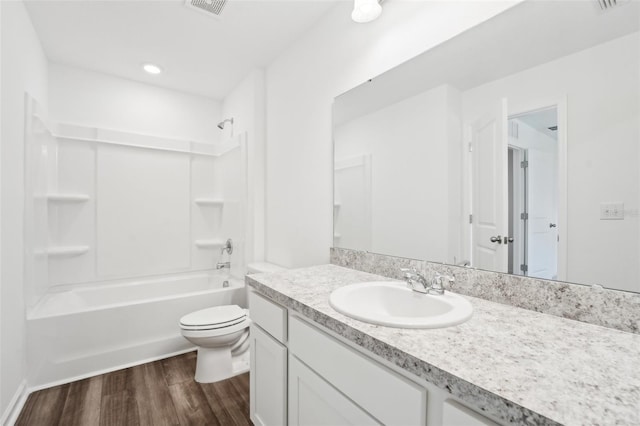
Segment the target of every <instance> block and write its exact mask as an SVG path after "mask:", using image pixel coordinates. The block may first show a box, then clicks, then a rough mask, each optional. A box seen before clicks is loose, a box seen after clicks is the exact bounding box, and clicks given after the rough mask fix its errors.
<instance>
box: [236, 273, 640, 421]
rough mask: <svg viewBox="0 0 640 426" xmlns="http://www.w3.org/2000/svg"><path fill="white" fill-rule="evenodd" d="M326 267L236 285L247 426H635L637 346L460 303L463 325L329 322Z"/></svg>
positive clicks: (526, 314) (579, 326)
mask: <svg viewBox="0 0 640 426" xmlns="http://www.w3.org/2000/svg"><path fill="white" fill-rule="evenodd" d="M380 280H387V281H388V278H384V277H381V276H378V275H374V274H370V273H365V272H361V271H356V270H352V269H347V268H343V267H339V266H335V265H322V266H315V267H310V268H303V269H297V270H290V271H285V272H279V273H272V274H261V275H254V276H249V277H247V279H246V281H247V284H248V288H249V304H250V312H251V317H252V320H253V324H252V329H251V340H252V345H251V351H252V353H251V419H252V421H253V422H254V423H255V424H256V425H276V424H277V425H284V424H290V425H296V424H309V423H316V424H317V423H323V424H357V425H361V424H403V425H417V424H420V425H429V426H431V425H465V426H472V425H494V424H504V425H507V424H517V425H521V424H536V425H539V424H545V425H554V424H629V425H631V424H640V409H639V408H640V407H639V406H638V401H639V400H640V372H638V369H637V361H638V359H640V335H637V334H632V333H626V332H622V331H617V330H612V329H608V328H604V327H600V326H596V325H592V324H586V323H581V322H577V321H573V320H569V319H565V318H559V317H556V316H552V315H547V314H542V313H537V312H533V311H529V310H525V309H520V308H515V307H512V306H507V305H502V304H498V303H493V302H490V301H487V300H483V299H478V298H474V297H467V296H465V297H467V299H468V300H469V301H470V302H471V303H472V305H473V308H474V312H473V316H472V317H471V319H469V320H468V321H467V322H465V323H463V324H460V325H456V326H452V327H447V328H441V329H400V328H389V327H383V326H377V325H372V324H368V323H364V322H360V321H357V320H354V319H351V318H349V317H346V316H344V315H341V314H340V313H338V312H336V311H335V310H333V309H332V308H331V307H330V305H329V295H330V293H331V292H332V291H333V290H335V289H336V288H340V287H343V286H345V285H348V284H353V283H358V282H366V281H380Z"/></svg>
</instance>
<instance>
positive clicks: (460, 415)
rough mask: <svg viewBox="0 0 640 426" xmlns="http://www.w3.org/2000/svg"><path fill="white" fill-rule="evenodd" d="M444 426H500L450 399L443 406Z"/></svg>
mask: <svg viewBox="0 0 640 426" xmlns="http://www.w3.org/2000/svg"><path fill="white" fill-rule="evenodd" d="M442 424H443V426H498V424H497V423H495V422H493V421H491V420H489V419H488V418H486V417H484V416H481V415H480V414H478V413H476V412H475V411H472V410H470V409H468V408H467V407H465V406H464V405H462V404H460V403H458V402H456V401H453V400H450V399H448V400H446V401H445V402H444V404H443V409H442Z"/></svg>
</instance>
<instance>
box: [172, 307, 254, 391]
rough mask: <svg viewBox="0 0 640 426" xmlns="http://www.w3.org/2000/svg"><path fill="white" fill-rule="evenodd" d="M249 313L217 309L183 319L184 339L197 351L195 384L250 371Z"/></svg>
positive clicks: (196, 313)
mask: <svg viewBox="0 0 640 426" xmlns="http://www.w3.org/2000/svg"><path fill="white" fill-rule="evenodd" d="M250 324H251V320H250V319H249V315H248V311H247V310H246V309H242V308H241V307H239V306H238V305H225V306H216V307H213V308H207V309H202V310H200V311H196V312H192V313H190V314H187V315H185V316H183V317H182V318H180V329H181V331H182V336H183V337H184V338H185V339H187V340H189V341H190V342H191V343H193V344H194V345H196V346H197V347H198V357H197V363H196V376H195V380H196V382H199V383H213V382H218V381H220V380H225V379H228V378H230V377H233V376H236V375H238V374H241V373H244V372H246V371H248V370H249V351H248V349H249V325H250Z"/></svg>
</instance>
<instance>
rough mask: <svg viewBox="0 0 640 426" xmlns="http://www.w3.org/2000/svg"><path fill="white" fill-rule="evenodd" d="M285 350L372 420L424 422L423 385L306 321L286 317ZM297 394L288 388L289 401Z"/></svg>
mask: <svg viewBox="0 0 640 426" xmlns="http://www.w3.org/2000/svg"><path fill="white" fill-rule="evenodd" d="M289 353H290V354H292V355H295V357H297V358H298V359H300V360H301V361H303V362H304V363H305V364H306V365H307V366H308V367H309V368H310V369H312V370H313V371H314V372H315V373H317V374H318V375H319V376H321V377H322V378H323V379H324V380H326V381H327V382H328V383H331V385H332V386H333V388H334V389H335V390H337V391H338V392H339V393H340V394H341V395H344V396H345V397H346V398H348V399H349V400H351V401H353V403H354V404H357V406H359V407H361V408H362V410H364V412H366V413H367V414H368V415H369V416H370V417H371V418H373V419H375V421H377V422H379V423H382V424H389V425H406V426H409V425H425V424H426V413H427V405H426V404H427V391H426V389H425V388H424V387H421V386H419V385H417V384H416V383H414V382H412V381H409V380H407V379H406V378H404V377H402V376H400V375H399V374H397V373H395V372H393V371H391V370H389V369H388V368H386V367H384V366H382V365H380V364H379V363H377V362H375V361H373V360H372V359H371V358H369V357H367V356H364V355H363V354H361V353H360V352H358V351H355V350H353V349H352V348H350V347H348V346H347V345H345V344H343V343H341V342H339V341H338V340H336V339H335V338H333V337H331V336H329V335H328V334H326V333H324V332H323V331H321V330H320V329H318V328H316V326H314V325H311V324H310V323H308V322H307V321H303V320H301V319H299V318H296V317H289ZM297 397H298V396H297V395H295V394H293V395H292V393H291V391H290V393H289V402H290V404H294V405H295V404H296V402H295V401H296V398H297ZM290 413H291V411H290Z"/></svg>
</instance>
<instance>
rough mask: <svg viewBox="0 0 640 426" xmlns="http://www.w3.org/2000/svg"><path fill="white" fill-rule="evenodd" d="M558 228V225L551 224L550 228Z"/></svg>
mask: <svg viewBox="0 0 640 426" xmlns="http://www.w3.org/2000/svg"><path fill="white" fill-rule="evenodd" d="M556 226H558V225H556V224H555V223H550V224H549V228H555V227H556Z"/></svg>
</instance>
